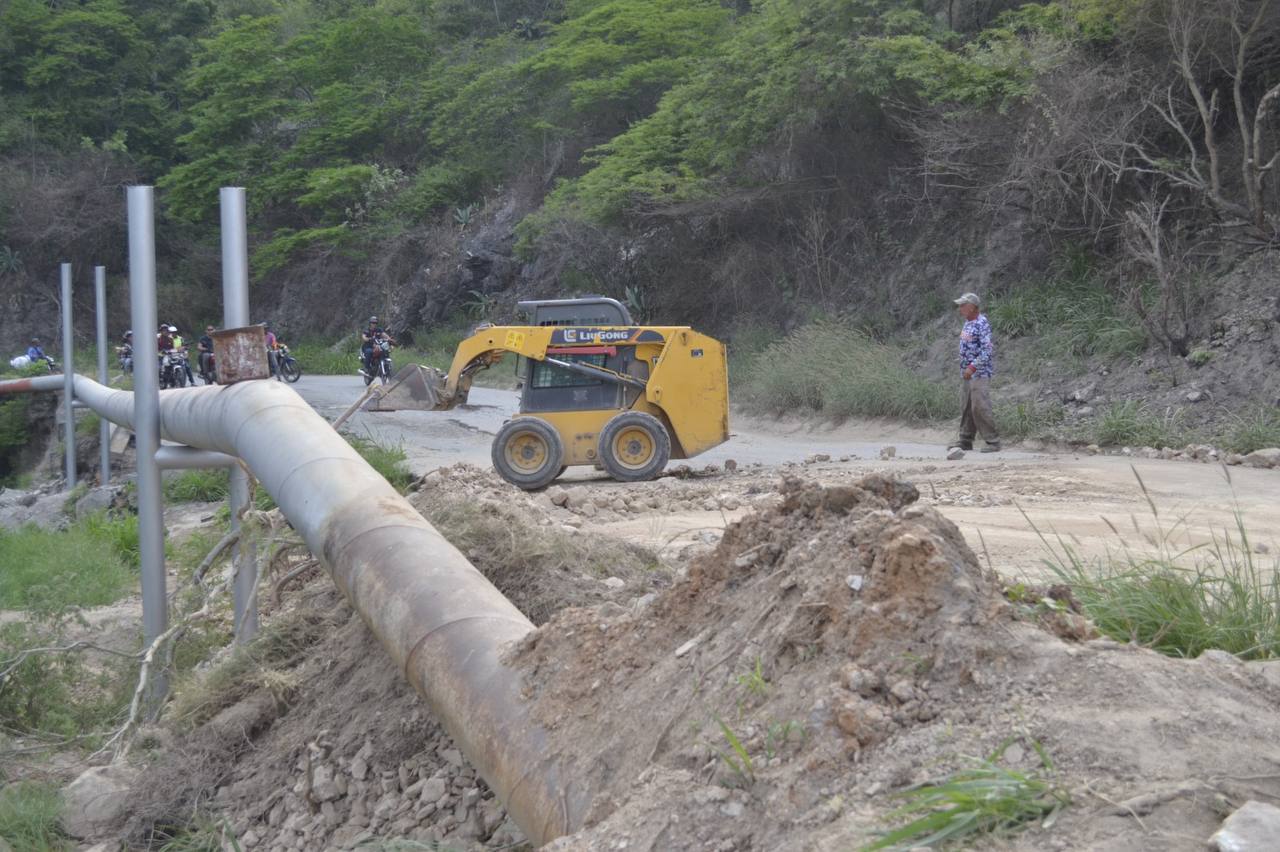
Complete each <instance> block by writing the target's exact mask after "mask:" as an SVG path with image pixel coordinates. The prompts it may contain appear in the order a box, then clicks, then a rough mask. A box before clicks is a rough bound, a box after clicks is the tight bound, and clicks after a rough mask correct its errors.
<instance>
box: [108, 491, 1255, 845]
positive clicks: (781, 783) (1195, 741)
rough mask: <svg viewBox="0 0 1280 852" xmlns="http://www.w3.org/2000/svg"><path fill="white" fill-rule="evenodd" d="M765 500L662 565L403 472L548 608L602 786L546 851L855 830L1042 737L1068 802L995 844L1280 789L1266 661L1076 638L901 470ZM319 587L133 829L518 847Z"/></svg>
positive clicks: (146, 803) (545, 515) (587, 772)
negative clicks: (988, 758) (1021, 596)
mask: <svg viewBox="0 0 1280 852" xmlns="http://www.w3.org/2000/svg"><path fill="white" fill-rule="evenodd" d="M764 496H768V497H769V498H770V499H769V500H768V501H767V503H765V501H762V504H765V505H769V506H771V508H768V509H765V510H762V511H759V512H757V513H756V514H753V515H749V516H747V517H745V518H744V519H743V520H742V521H740V522H737V523H735V524H733V525H731V526H730V527H729V528H728V529H727V530H726V532H725V534H724V536H723V538H722V540H721V541H720V542H719V544H718V545H717V546H716V548H715V549H714V550H713V551H712V552H710V553H708V554H706V555H705V556H703V557H701V558H700V559H698V560H696V561H694V562H693V563H691V564H690V565H689V566H688V567H687V568H685V569H681V571H680V572H679V574H678V579H675V580H674V581H673V580H672V579H671V577H670V575H669V574H667V573H664V572H662V571H661V570H660V568H659V566H657V565H656V563H652V557H651V555H650V556H649V557H645V555H644V554H643V553H641V552H637V551H636V550H635V549H634V548H628V547H625V546H623V545H620V544H617V543H611V542H609V541H607V540H604V538H603V537H602V536H601V535H599V534H598V532H596V531H593V530H592V529H591V528H590V527H585V526H584V528H583V529H582V531H570V530H567V529H565V528H564V527H565V525H564V524H561V523H559V522H558V520H557V518H558V517H559V516H557V515H556V514H555V510H553V509H552V508H551V507H550V506H549V505H544V504H540V503H539V502H538V501H539V500H542V499H546V495H540V496H539V495H524V494H522V493H517V492H515V491H514V489H510V488H509V487H505V486H503V485H502V484H501V483H499V482H497V481H496V478H494V477H493V476H492V474H490V473H488V472H485V471H479V470H477V469H475V468H468V467H465V466H458V467H455V468H452V469H445V470H442V471H438V472H436V473H435V474H433V475H430V476H428V477H426V478H424V480H423V481H422V482H421V483H420V484H419V491H418V493H417V494H416V495H415V496H414V498H413V499H414V501H415V503H416V504H417V505H418V506H419V507H420V508H422V510H423V511H424V513H425V514H427V516H428V517H430V518H431V519H432V520H433V522H434V523H437V524H438V525H439V526H440V527H441V529H442V531H443V532H445V534H446V535H447V536H449V537H450V538H451V540H454V541H455V542H457V543H459V547H460V548H461V549H462V551H463V552H464V553H466V554H468V556H469V557H470V558H472V559H473V560H474V561H476V562H477V564H478V565H480V566H481V567H482V568H483V569H484V570H486V572H487V573H488V574H489V576H491V577H492V578H493V579H494V580H495V582H496V583H497V584H498V585H499V586H500V587H501V588H503V589H504V591H505V592H506V593H507V594H508V595H509V596H511V597H512V599H513V600H515V601H516V603H517V605H520V606H522V608H524V607H531V608H542V609H544V610H545V612H546V614H547V615H548V616H549V620H547V621H546V623H545V624H543V626H541V627H540V628H539V629H538V630H536V631H535V632H534V633H532V634H531V635H530V636H529V638H528V639H527V640H525V641H524V642H522V643H521V644H520V645H519V646H518V647H515V648H512V649H511V651H510V653H509V657H508V659H509V661H510V663H511V664H512V665H513V666H514V667H516V668H517V669H518V670H519V671H520V672H521V673H522V676H523V677H524V678H525V680H526V684H525V694H527V695H528V698H529V700H530V701H531V702H532V707H533V712H534V714H535V716H536V718H537V719H538V720H539V721H541V722H542V723H543V724H544V725H545V726H546V728H547V729H548V731H549V732H550V737H549V741H550V742H549V750H548V758H549V759H552V758H560V759H562V760H563V761H564V762H565V764H566V765H567V766H568V767H571V768H572V771H571V772H570V773H569V777H572V778H573V779H574V781H573V783H574V785H575V786H578V787H579V789H586V790H587V791H589V793H590V797H591V801H592V803H593V804H592V808H591V812H590V813H589V814H588V816H587V819H586V824H585V825H584V827H583V828H582V829H581V830H579V831H578V832H577V833H575V834H574V835H572V836H569V837H565V838H561V839H560V840H558V841H555V842H554V843H553V844H552V845H551V848H554V849H557V850H570V849H572V850H578V849H591V850H595V849H601V850H603V849H611V850H612V849H619V848H626V849H628V850H636V849H651V850H673V849H674V850H679V849H695V848H696V849H725V850H728V849H775V848H815V849H849V848H855V847H857V846H858V845H859V844H861V843H866V842H869V841H871V840H874V839H875V838H876V837H877V836H878V832H882V831H884V830H885V829H887V828H889V827H890V823H888V822H886V819H885V814H886V813H887V812H889V811H891V810H892V809H893V808H894V807H895V806H896V805H897V804H899V801H898V800H896V799H894V798H891V797H892V795H893V793H894V792H896V791H899V790H901V789H903V788H905V787H907V786H909V785H912V784H918V783H921V782H923V781H926V780H928V779H930V778H936V777H939V776H941V775H943V774H945V773H946V772H948V771H949V770H951V769H953V768H955V767H957V766H959V765H962V763H963V761H964V756H966V755H989V754H991V753H993V752H994V751H996V750H997V749H998V748H999V747H1000V746H1001V745H1002V744H1003V743H1006V742H1007V741H1008V740H1009V739H1010V738H1012V739H1013V740H1015V742H1014V743H1013V744H1012V745H1009V746H1008V748H1007V749H1006V750H1005V751H1004V753H1003V757H1002V761H1003V763H1004V764H1005V765H1008V766H1009V767H1011V768H1014V769H1022V770H1028V771H1030V770H1034V769H1036V768H1037V767H1038V766H1039V765H1040V761H1039V758H1038V756H1037V752H1036V748H1037V747H1039V746H1043V748H1044V749H1045V750H1046V752H1047V753H1048V754H1049V755H1050V756H1051V757H1052V758H1053V760H1054V762H1055V773H1056V774H1055V781H1056V783H1058V784H1059V785H1060V786H1061V787H1062V788H1063V789H1065V790H1069V791H1070V792H1071V795H1072V798H1073V801H1074V803H1073V805H1072V806H1071V807H1070V808H1068V809H1067V810H1066V811H1065V812H1064V813H1063V814H1062V815H1061V816H1060V818H1059V820H1058V822H1057V825H1056V826H1054V827H1053V828H1052V829H1046V828H1040V827H1033V828H1031V829H1030V830H1029V831H1028V832H1027V833H1025V834H1024V835H1022V836H1020V837H1019V838H1017V839H1016V840H1013V841H1008V845H1009V847H1010V848H1025V849H1055V848H1061V849H1084V848H1096V849H1142V848H1160V849H1183V848H1185V849H1199V848H1201V847H1202V845H1203V842H1204V840H1205V838H1207V837H1208V836H1209V834H1211V833H1212V831H1213V830H1214V829H1215V828H1216V827H1217V825H1218V823H1219V822H1220V819H1221V812H1222V810H1224V809H1229V808H1230V807H1231V806H1233V805H1234V804H1238V803H1240V802H1242V801H1244V800H1245V799H1246V798H1261V799H1263V800H1267V799H1274V798H1276V797H1278V796H1280V765H1278V764H1280V760H1277V759H1276V758H1275V757H1274V756H1273V755H1274V748H1273V744H1274V742H1276V741H1277V738H1280V720H1278V719H1277V718H1276V716H1275V714H1274V712H1273V708H1274V706H1275V703H1276V702H1277V701H1280V670H1277V667H1276V666H1275V665H1270V666H1267V665H1245V664H1241V663H1238V662H1236V661H1234V659H1233V658H1228V657H1226V655H1218V654H1207V655H1205V656H1204V657H1202V658H1201V659H1200V660H1197V661H1179V660H1171V659H1167V658H1164V657H1160V656H1157V655H1156V654H1154V653H1151V652H1147V651H1143V650H1140V649H1135V648H1129V647H1126V646H1121V645H1118V644H1116V643H1114V642H1109V641H1104V640H1095V641H1087V642H1075V643H1068V642H1064V641H1063V640H1062V639H1060V638H1058V636H1057V635H1054V633H1053V632H1050V631H1049V630H1045V629H1044V628H1043V627H1042V626H1041V625H1040V623H1039V621H1038V619H1037V617H1036V614H1035V613H1024V612H1023V611H1022V609H1021V608H1020V607H1018V606H1015V605H1012V604H1009V603H1007V602H1006V601H1005V600H1004V598H1003V597H1002V595H1001V589H1000V584H999V582H998V579H997V578H996V577H995V576H994V575H993V574H992V573H991V572H990V571H988V570H986V569H984V568H983V567H982V565H981V564H980V563H979V562H978V560H977V559H976V558H975V557H974V555H973V553H972V552H971V551H970V550H969V548H968V547H967V546H966V545H965V542H964V540H963V538H962V537H961V535H960V533H959V532H958V530H957V528H956V527H955V526H954V524H952V523H951V522H950V521H948V520H946V519H945V518H943V517H942V516H941V515H940V514H938V512H936V511H935V510H934V509H932V508H929V507H925V506H921V505H919V504H918V503H916V497H917V494H916V490H915V488H914V487H912V486H911V485H908V484H906V483H903V482H900V481H896V480H893V479H889V478H886V477H883V476H878V475H872V476H867V477H864V478H863V479H861V480H859V481H857V482H854V483H852V484H847V485H841V486H836V487H829V488H821V487H818V486H816V485H812V484H807V483H805V482H802V481H800V480H798V479H794V478H788V479H785V480H783V481H782V483H781V484H780V485H779V487H778V488H777V489H775V490H774V492H773V493H772V494H771V495H764ZM561 511H565V510H564V509H563V508H561ZM601 548H603V550H601ZM529 554H535V555H536V558H531V557H530V556H529ZM602 554H604V555H602ZM646 558H647V559H649V560H650V563H646V562H645V560H646ZM522 560H523V561H522ZM628 560H631V561H628ZM513 566H514V567H513ZM610 581H613V582H610ZM327 582H328V581H327V580H326V579H320V580H318V581H316V584H314V585H313V586H312V587H311V589H309V590H308V591H306V592H304V593H303V594H301V595H299V596H297V603H296V606H298V607H310V608H311V610H310V612H311V615H309V616H307V617H308V618H311V619H313V620H314V619H319V620H320V621H319V623H320V624H321V625H322V627H323V629H321V630H319V631H317V632H318V634H320V636H319V638H318V640H317V641H316V642H314V643H313V644H312V645H310V646H309V647H308V648H307V650H306V652H305V653H303V654H301V655H299V656H298V659H297V660H296V661H295V663H294V664H292V665H290V666H287V667H285V666H282V667H280V670H279V671H274V672H271V673H265V674H264V673H259V677H258V680H257V681H255V683H256V687H255V689H253V690H252V691H250V692H249V693H248V694H247V696H245V697H243V698H242V700H239V701H238V702H236V703H235V704H233V705H232V706H230V707H223V708H221V709H220V710H219V711H218V712H217V713H216V715H212V716H211V718H210V719H209V720H208V721H206V722H204V723H203V724H201V725H200V726H199V727H197V728H196V730H195V731H193V732H191V733H190V734H182V735H180V736H179V737H171V738H170V739H171V740H172V741H171V742H167V743H166V742H165V741H164V739H165V738H164V737H163V736H162V737H160V740H161V742H160V743H159V745H160V747H159V748H158V749H157V751H156V752H155V753H154V755H153V758H152V760H153V763H154V766H155V768H156V770H157V771H156V772H153V773H152V774H151V776H150V778H151V779H152V781H151V783H150V789H149V790H148V791H140V797H139V806H138V809H137V810H138V814H139V818H138V819H137V821H135V824H134V829H135V830H134V833H133V836H134V837H135V838H141V837H144V836H145V834H146V831H147V830H150V829H155V828H157V827H158V828H163V827H164V825H165V820H166V819H169V820H172V821H174V822H177V821H180V820H182V819H185V818H188V817H189V815H190V814H191V813H192V812H193V809H198V808H203V809H205V810H206V811H211V812H213V813H215V814H217V815H219V817H220V818H225V819H226V821H227V824H228V825H229V826H230V827H231V828H232V829H233V830H234V831H235V833H236V835H237V837H239V839H240V844H241V847H242V848H245V849H247V850H257V849H265V850H286V849H323V848H334V849H342V848H351V847H353V846H355V845H357V844H359V843H361V842H363V841H366V840H369V839H372V838H379V839H393V838H409V839H412V840H416V841H420V842H424V843H426V842H434V843H441V842H443V843H445V844H447V846H448V848H451V849H475V848H483V847H485V846H487V847H490V848H493V847H503V846H509V845H511V844H518V843H520V841H521V838H520V835H519V832H518V830H517V829H516V828H515V827H514V826H513V825H512V824H511V823H510V822H509V821H508V820H507V819H506V816H505V813H504V812H503V810H502V808H501V806H500V805H499V804H498V803H497V802H496V801H494V800H493V798H492V795H491V793H490V792H489V791H488V789H487V787H486V786H485V785H484V783H483V782H482V781H481V780H480V779H479V778H477V777H476V774H475V772H474V770H473V769H472V768H471V767H470V766H469V765H468V764H467V762H466V761H465V760H464V759H463V757H462V756H461V754H459V753H458V751H457V749H456V748H455V747H454V746H453V745H452V743H451V742H450V741H449V739H448V738H447V737H446V736H445V735H444V734H443V732H442V731H441V729H440V728H439V726H438V725H437V724H436V723H435V721H434V720H433V719H431V718H430V717H429V715H428V714H427V713H426V711H425V709H424V707H423V705H422V703H421V702H420V700H419V699H418V698H417V696H416V695H414V694H413V693H412V692H411V690H410V689H409V687H408V686H406V685H405V683H404V682H403V679H402V677H401V674H400V672H398V671H397V670H396V669H395V668H394V667H393V666H392V665H391V663H390V662H389V661H388V660H387V658H386V656H385V654H384V653H383V652H382V651H381V649H380V648H379V647H378V646H377V643H376V642H375V641H374V640H373V639H372V637H371V636H370V634H369V632H368V630H367V629H366V628H365V627H364V625H363V624H362V623H361V622H360V621H359V619H358V618H357V617H355V616H354V615H352V614H351V611H350V609H349V608H348V607H347V605H346V604H345V603H344V602H341V601H340V600H338V599H337V598H336V595H335V594H333V593H332V592H329V591H325V590H326V587H325V586H324V585H323V584H325V583H327ZM565 602H573V603H575V604H577V605H575V606H572V607H570V608H563V605H564V604H565ZM526 611H528V609H526ZM1064 632H1066V633H1068V634H1069V635H1075V636H1084V635H1087V631H1064ZM183 773H186V775H185V776H184V775H183ZM182 785H185V787H183V786H182ZM179 788H181V789H183V790H184V791H185V792H183V793H182V795H180V796H175V795H173V791H174V790H176V789H179Z"/></svg>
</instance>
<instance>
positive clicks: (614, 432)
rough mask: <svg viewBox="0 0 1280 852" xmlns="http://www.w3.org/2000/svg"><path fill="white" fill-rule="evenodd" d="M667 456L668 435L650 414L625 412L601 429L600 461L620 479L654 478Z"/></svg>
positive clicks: (668, 450)
mask: <svg viewBox="0 0 1280 852" xmlns="http://www.w3.org/2000/svg"><path fill="white" fill-rule="evenodd" d="M670 459H671V436H670V435H668V434H667V428H666V427H665V426H663V425H662V421H661V420H659V419H658V418H656V417H654V416H653V415H652V414H645V413H644V412H643V411H624V412H622V413H621V414H619V415H617V416H615V417H614V418H613V419H612V420H610V421H609V422H608V423H606V424H604V428H603V429H601V430H600V461H601V462H602V463H603V464H604V469H605V470H607V471H608V472H609V475H610V476H612V477H613V478H614V479H616V480H618V481H620V482H641V481H644V480H646V479H653V478H654V477H655V476H657V475H658V474H660V473H662V469H663V468H665V467H666V466H667V462H668V461H669V460H670Z"/></svg>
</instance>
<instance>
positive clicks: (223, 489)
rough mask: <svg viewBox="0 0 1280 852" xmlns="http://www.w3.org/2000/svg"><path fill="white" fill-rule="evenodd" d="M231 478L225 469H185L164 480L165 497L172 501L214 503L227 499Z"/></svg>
mask: <svg viewBox="0 0 1280 852" xmlns="http://www.w3.org/2000/svg"><path fill="white" fill-rule="evenodd" d="M230 489H231V480H230V478H229V477H228V476H227V472H226V471H225V470H216V469H215V470H184V471H182V472H181V473H179V474H176V475H173V476H169V477H166V478H165V481H164V499H165V500H167V501H169V502H170V503H212V502H213V501H215V500H225V499H226V497H227V493H228V492H229V491H230Z"/></svg>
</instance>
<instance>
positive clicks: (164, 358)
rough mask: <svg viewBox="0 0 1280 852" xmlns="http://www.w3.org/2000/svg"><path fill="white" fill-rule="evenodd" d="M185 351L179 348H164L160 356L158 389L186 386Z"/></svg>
mask: <svg viewBox="0 0 1280 852" xmlns="http://www.w3.org/2000/svg"><path fill="white" fill-rule="evenodd" d="M186 361H187V353H185V352H183V351H182V350H181V349H169V350H166V351H165V352H164V353H163V354H162V355H161V356H160V389H161V390H164V389H166V388H185V387H186V386H187V364H186Z"/></svg>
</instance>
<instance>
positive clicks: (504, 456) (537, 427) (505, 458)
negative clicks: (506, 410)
mask: <svg viewBox="0 0 1280 852" xmlns="http://www.w3.org/2000/svg"><path fill="white" fill-rule="evenodd" d="M492 456H493V467H494V469H495V470H497V471H498V473H499V474H500V475H501V476H502V478H503V479H505V480H506V481H507V482H510V483H511V484H512V485H514V486H516V487H517V488H523V489H524V490H525V491H536V490H537V489H539V488H545V487H546V486H547V485H550V484H551V481H552V480H554V479H555V478H556V477H557V476H559V475H560V474H561V472H562V471H563V470H564V442H562V441H561V440H560V433H559V432H557V431H556V430H555V428H554V427H552V425H551V424H550V423H548V422H547V421H545V420H539V419H538V418H536V417H517V418H516V419H515V420H510V421H508V422H507V423H506V424H505V425H503V427H502V428H501V429H499V430H498V435H497V437H495V438H494V439H493V452H492Z"/></svg>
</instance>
